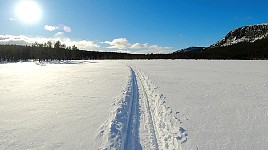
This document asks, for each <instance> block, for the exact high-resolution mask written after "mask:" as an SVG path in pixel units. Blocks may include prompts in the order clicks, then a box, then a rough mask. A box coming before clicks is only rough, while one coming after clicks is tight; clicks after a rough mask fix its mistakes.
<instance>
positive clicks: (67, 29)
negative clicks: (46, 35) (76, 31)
mask: <svg viewBox="0 0 268 150" xmlns="http://www.w3.org/2000/svg"><path fill="white" fill-rule="evenodd" d="M44 29H45V30H47V31H50V32H51V31H55V30H62V31H64V32H72V28H71V27H69V26H66V25H58V26H52V25H45V26H44Z"/></svg>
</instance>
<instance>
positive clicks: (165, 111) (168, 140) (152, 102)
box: [136, 69, 188, 150]
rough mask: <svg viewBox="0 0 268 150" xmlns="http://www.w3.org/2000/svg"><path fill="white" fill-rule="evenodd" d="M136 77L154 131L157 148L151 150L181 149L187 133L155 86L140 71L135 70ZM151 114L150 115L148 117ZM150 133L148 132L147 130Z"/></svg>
mask: <svg viewBox="0 0 268 150" xmlns="http://www.w3.org/2000/svg"><path fill="white" fill-rule="evenodd" d="M136 72H137V76H138V78H139V80H140V83H141V87H142V88H141V91H143V93H144V95H145V97H144V98H145V99H146V100H145V101H144V103H145V106H146V108H145V110H146V111H147V112H149V113H146V114H147V115H149V116H148V118H151V120H152V122H153V123H152V124H150V123H147V125H148V126H152V125H153V127H151V128H153V129H154V130H155V136H156V139H157V143H156V144H157V145H156V146H157V147H156V148H153V147H151V148H153V149H166V150H168V149H181V144H183V143H185V142H187V139H188V132H187V130H186V129H184V128H183V127H180V125H179V124H180V123H181V122H180V119H179V117H175V115H174V114H173V111H172V109H171V108H170V107H168V106H166V103H165V98H164V96H163V95H162V94H159V93H158V92H157V90H156V89H157V86H156V85H154V83H152V82H151V81H150V79H149V77H148V76H146V75H145V74H144V73H143V72H142V71H140V70H139V69H137V71H136ZM150 114H151V115H150ZM149 132H150V130H149Z"/></svg>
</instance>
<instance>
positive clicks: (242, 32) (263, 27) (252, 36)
mask: <svg viewBox="0 0 268 150" xmlns="http://www.w3.org/2000/svg"><path fill="white" fill-rule="evenodd" d="M267 36H268V23H267V24H258V25H252V26H245V27H241V28H237V29H235V30H233V31H231V32H229V33H228V34H227V35H226V36H225V37H224V38H223V39H222V40H220V41H218V42H217V43H216V44H213V45H211V47H222V46H229V45H233V44H236V43H240V42H251V43H252V42H255V41H256V40H259V39H263V38H266V37H267Z"/></svg>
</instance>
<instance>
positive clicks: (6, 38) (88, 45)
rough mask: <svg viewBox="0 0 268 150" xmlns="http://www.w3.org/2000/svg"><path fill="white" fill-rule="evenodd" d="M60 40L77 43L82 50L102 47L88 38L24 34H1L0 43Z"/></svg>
mask: <svg viewBox="0 0 268 150" xmlns="http://www.w3.org/2000/svg"><path fill="white" fill-rule="evenodd" d="M58 34H60V33H58ZM58 40H59V41H61V43H63V44H65V45H66V46H73V45H75V46H76V47H78V48H79V49H81V50H98V49H99V48H100V46H99V45H98V44H96V43H94V42H93V41H88V40H81V41H74V40H71V39H69V38H64V37H54V38H42V37H27V36H24V35H18V36H15V35H0V44H16V45H32V44H33V43H34V42H38V43H46V42H47V41H51V42H52V43H55V42H56V41H58Z"/></svg>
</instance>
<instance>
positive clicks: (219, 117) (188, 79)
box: [0, 60, 268, 150]
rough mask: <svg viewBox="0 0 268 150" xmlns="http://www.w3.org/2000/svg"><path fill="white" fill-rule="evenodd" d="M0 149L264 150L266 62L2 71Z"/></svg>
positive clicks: (53, 65) (64, 64)
mask: <svg viewBox="0 0 268 150" xmlns="http://www.w3.org/2000/svg"><path fill="white" fill-rule="evenodd" d="M0 82H1V86H0V95H1V98H0V149H118V150H125V149H137V150H139V149H164V150H165V149H166V150H167V149H208V150H209V149H213V150H214V149H266V148H267V147H268V138H267V137H268V126H267V124H268V101H267V99H268V92H267V91H268V87H267V85H268V61H219V60H217V61H216V60H132V61H54V62H22V63H2V64H0Z"/></svg>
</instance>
